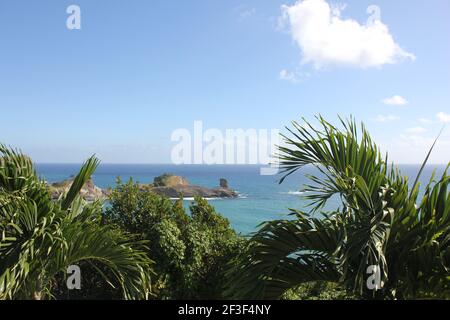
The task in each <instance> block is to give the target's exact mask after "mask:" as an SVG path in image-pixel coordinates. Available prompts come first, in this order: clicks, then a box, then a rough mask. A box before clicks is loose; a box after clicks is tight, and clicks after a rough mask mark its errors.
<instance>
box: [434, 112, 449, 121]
mask: <svg viewBox="0 0 450 320" xmlns="http://www.w3.org/2000/svg"><path fill="white" fill-rule="evenodd" d="M436 117H437V118H438V120H439V122H442V123H449V122H450V114H448V113H445V112H439V113H438V114H437V115H436Z"/></svg>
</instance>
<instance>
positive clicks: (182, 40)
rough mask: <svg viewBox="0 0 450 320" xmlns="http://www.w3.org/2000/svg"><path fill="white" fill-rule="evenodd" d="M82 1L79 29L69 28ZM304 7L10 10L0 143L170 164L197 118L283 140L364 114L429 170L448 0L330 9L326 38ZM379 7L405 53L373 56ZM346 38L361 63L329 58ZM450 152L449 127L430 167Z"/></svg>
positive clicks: (173, 4) (191, 4) (48, 153)
mask: <svg viewBox="0 0 450 320" xmlns="http://www.w3.org/2000/svg"><path fill="white" fill-rule="evenodd" d="M307 1H313V2H314V1H319V2H324V0H307ZM71 4H76V5H78V6H79V7H80V8H81V30H69V29H67V28H66V19H67V17H68V16H69V15H68V14H67V13H66V8H67V7H68V6H69V5H71ZM302 4H303V3H302V2H301V1H300V2H297V3H296V2H295V1H288V0H282V1H281V0H271V1H269V0H268V1H260V0H259V1H258V0H254V1H235V0H226V1H225V0H214V1H211V0H189V1H185V0H183V1H181V0H178V1H162V0H152V1H143V0H142V1H138V0H132V1H111V0H108V1H106V0H96V1H85V0H73V1H61V0H58V1H56V0H54V1H49V0H44V1H39V2H38V1H33V2H30V1H24V0H15V1H6V0H5V1H1V2H0V41H1V45H0V112H1V113H0V116H1V120H2V121H1V122H0V123H1V127H0V142H3V143H6V144H10V145H13V146H16V147H19V148H21V149H22V150H23V151H24V152H26V153H28V154H29V155H31V156H32V157H33V159H34V160H35V161H37V162H81V161H82V160H83V159H85V158H86V157H87V156H89V155H90V154H92V153H96V154H97V155H98V156H99V158H100V159H101V160H102V161H103V162H106V163H165V162H169V161H170V150H171V148H172V146H173V142H171V141H170V136H171V133H172V131H173V130H175V129H177V128H187V129H192V127H193V122H194V121H195V120H202V121H203V123H204V126H205V127H207V128H219V129H222V130H224V129H226V128H243V129H246V128H256V129H263V128H266V129H272V128H282V127H283V126H284V125H287V124H289V122H290V121H291V120H294V119H299V118H300V117H302V116H304V117H306V118H312V117H313V116H314V115H315V114H318V113H321V114H322V115H324V116H325V117H327V118H329V119H331V120H335V119H336V115H337V114H340V115H342V116H344V117H346V116H349V115H354V116H355V117H356V118H357V119H358V120H362V121H364V122H365V123H366V125H367V127H368V128H369V130H370V131H371V133H372V135H373V137H374V138H375V140H376V141H377V142H379V144H380V145H381V146H382V148H383V150H388V151H389V154H390V156H391V160H394V161H396V162H398V163H418V162H421V160H422V159H423V158H424V157H425V155H426V148H427V147H429V146H430V144H431V142H432V139H433V138H434V137H436V135H437V134H438V132H439V130H440V128H441V127H442V125H443V124H444V123H445V122H449V121H450V120H449V119H450V105H449V101H450V90H449V89H450V59H449V58H448V57H450V42H449V41H448V34H449V31H450V2H449V1H448V0H430V1H426V2H424V1H408V0H396V1H392V0H391V1H383V0H377V1H373V0H370V1H365V0H357V1H356V0H346V1H342V2H336V1H334V2H331V1H329V2H328V4H330V8H334V9H336V8H340V9H339V10H338V9H336V10H337V11H334V15H333V17H334V18H333V19H335V20H334V22H335V23H334V24H331V25H327V26H326V28H327V29H326V30H328V31H330V33H329V35H328V36H327V37H325V36H324V34H321V33H318V32H317V30H314V28H311V26H314V25H315V24H314V23H315V22H316V20H315V19H316V18H317V19H319V18H318V17H320V16H321V14H322V13H323V10H322V9H323V8H325V7H323V3H321V4H320V5H322V6H320V7H319V6H318V7H316V9H317V10H316V9H314V10H316V11H314V10H313V9H311V8H312V7H311V8H307V7H304V6H302ZM325 4H326V3H325ZM344 4H346V5H345V6H344ZM371 4H376V5H377V6H378V7H379V8H380V13H381V23H382V25H379V28H378V29H373V31H374V32H380V34H383V35H384V36H386V32H385V33H383V30H384V29H383V28H384V27H387V28H388V31H387V35H388V36H389V37H392V39H393V40H394V41H395V43H394V44H395V45H398V48H397V47H396V51H395V52H394V51H392V52H391V53H389V51H388V50H387V49H386V50H384V49H385V48H384V46H385V45H386V43H388V42H389V41H387V40H389V39H391V38H389V37H384V38H380V39H378V38H377V39H378V40H379V41H380V45H379V46H376V47H375V49H374V50H367V47H368V48H371V47H370V45H371V44H370V43H368V42H370V41H366V42H364V41H365V40H367V39H372V38H371V37H369V36H368V33H367V32H366V31H367V30H364V28H363V25H364V24H365V23H366V21H367V19H368V14H367V12H366V10H367V8H368V6H369V5H371ZM283 6H284V7H283ZM283 8H284V9H283ZM289 8H290V9H289ZM320 8H321V9H320ZM309 9H311V10H309ZM320 10H322V11H320ZM338 11H339V13H337V12H338ZM283 13H284V18H283ZM308 15H311V16H308ZM297 17H301V18H302V19H296V18H297ZM315 17H316V18H315ZM349 19H352V20H353V23H349V21H350V20H349ZM292 21H294V22H295V23H293V22H292ZM305 21H311V24H305V23H304V22H305ZM346 23H347V24H346ZM355 23H356V25H355ZM358 24H359V25H358ZM344 25H346V26H348V27H349V29H348V30H349V32H341V31H342V30H344V31H345V30H347V29H345V28H344V29H341V28H340V27H339V26H344ZM353 31H354V35H353V36H352V32H353ZM330 34H331V35H330ZM321 37H322V38H323V37H325V38H323V39H322V38H321ZM336 37H337V39H339V41H337V40H336ZM340 37H342V39H341V38H340ZM318 39H319V40H320V41H318ZM355 39H356V40H357V41H360V42H361V43H362V42H364V44H361V43H355V41H356V40H355ZM322 40H323V41H322ZM341 40H342V41H344V42H346V43H347V42H348V44H349V46H348V47H349V48H356V49H355V50H360V51H361V52H362V53H361V54H360V55H358V56H356V57H353V56H351V54H352V52H350V53H348V52H346V50H343V52H342V53H340V54H335V50H334V49H333V50H331V51H332V52H331V53H330V50H328V51H327V48H335V47H336V46H338V47H339V46H340V44H341V43H342V41H341ZM385 40H386V41H385ZM322 43H327V44H328V45H329V46H328V47H325V48H323V47H320V45H321V44H322ZM339 48H340V49H345V48H342V46H341V47H339ZM339 48H338V49H339ZM400 48H401V49H400ZM378 50H380V52H378ZM336 52H337V51H336ZM349 54H350V56H348V55H349ZM396 96H398V97H396ZM405 101H406V102H407V103H406V102H405ZM449 150H450V125H449V126H448V128H447V129H446V130H445V132H444V134H443V135H442V137H441V139H440V141H439V143H438V145H437V147H436V151H435V152H434V154H433V156H432V158H431V162H433V163H447V162H448V161H450V151H449Z"/></svg>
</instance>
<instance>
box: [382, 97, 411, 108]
mask: <svg viewBox="0 0 450 320" xmlns="http://www.w3.org/2000/svg"><path fill="white" fill-rule="evenodd" d="M382 102H383V103H384V104H386V105H389V106H405V105H407V104H408V100H406V99H405V98H403V97H402V96H399V95H395V96H392V97H389V98H386V99H383V100H382Z"/></svg>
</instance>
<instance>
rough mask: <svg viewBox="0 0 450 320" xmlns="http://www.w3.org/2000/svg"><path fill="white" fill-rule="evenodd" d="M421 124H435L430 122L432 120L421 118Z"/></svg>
mask: <svg viewBox="0 0 450 320" xmlns="http://www.w3.org/2000/svg"><path fill="white" fill-rule="evenodd" d="M419 122H420V123H423V124H430V123H433V121H432V120H430V119H428V118H420V119H419Z"/></svg>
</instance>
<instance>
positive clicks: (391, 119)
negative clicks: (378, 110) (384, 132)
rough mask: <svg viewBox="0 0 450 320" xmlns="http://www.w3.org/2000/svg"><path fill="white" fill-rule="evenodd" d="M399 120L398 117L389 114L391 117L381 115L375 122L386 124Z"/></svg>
mask: <svg viewBox="0 0 450 320" xmlns="http://www.w3.org/2000/svg"><path fill="white" fill-rule="evenodd" d="M398 119H399V117H397V116H394V115H392V114H389V115H386V116H385V115H382V114H379V115H378V116H377V117H376V118H375V121H376V122H380V123H385V122H391V121H395V120H398Z"/></svg>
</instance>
